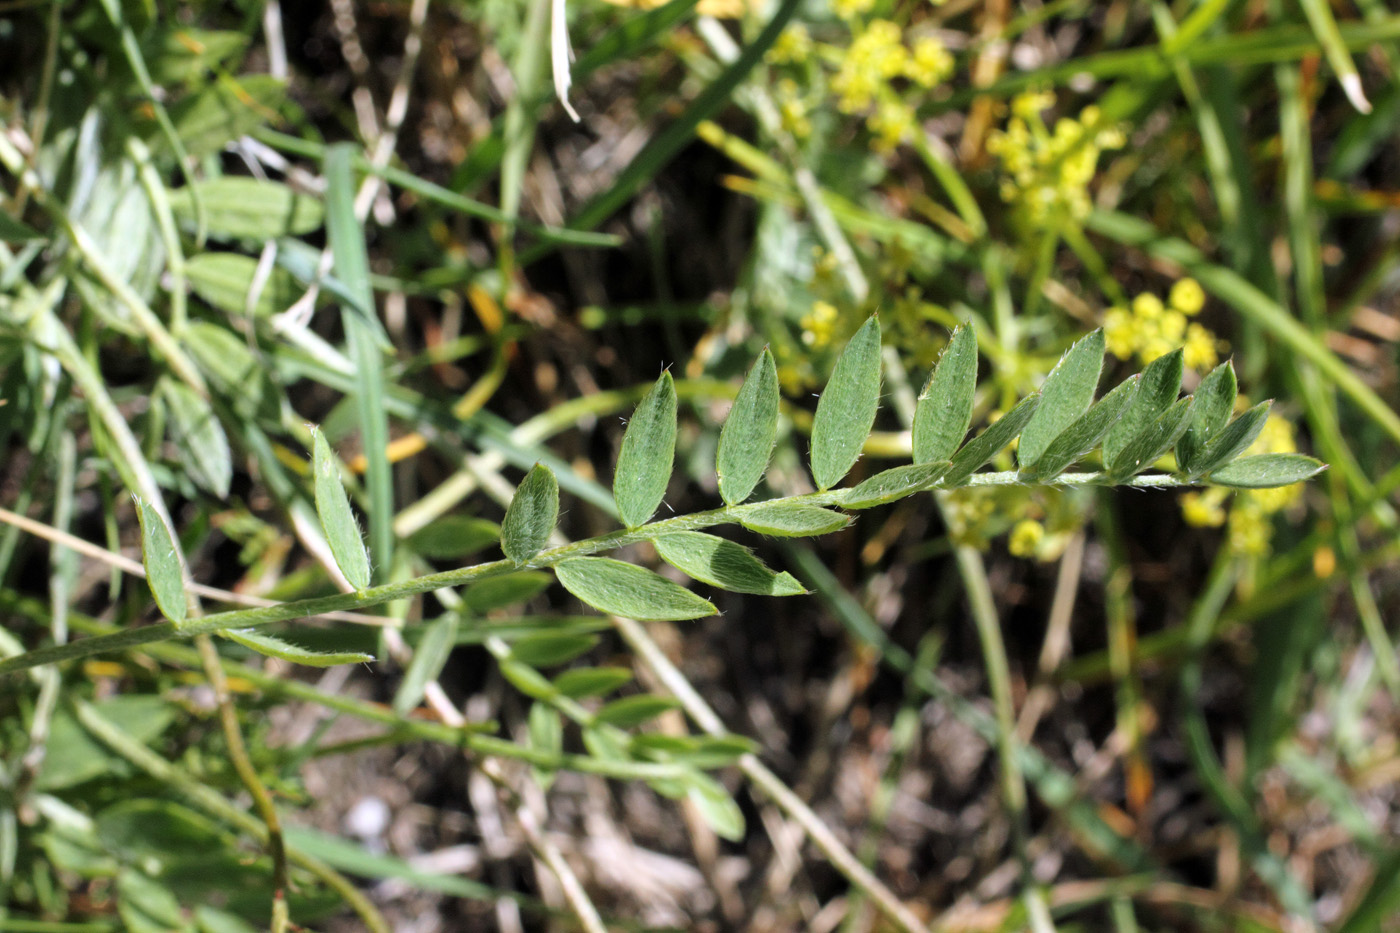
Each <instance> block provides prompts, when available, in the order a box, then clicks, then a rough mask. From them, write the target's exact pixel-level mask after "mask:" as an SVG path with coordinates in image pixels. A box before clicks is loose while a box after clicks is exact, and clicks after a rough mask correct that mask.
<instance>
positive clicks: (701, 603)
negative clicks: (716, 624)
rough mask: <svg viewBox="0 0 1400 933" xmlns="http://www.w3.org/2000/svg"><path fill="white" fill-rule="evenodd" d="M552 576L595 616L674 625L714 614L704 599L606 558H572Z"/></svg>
mask: <svg viewBox="0 0 1400 933" xmlns="http://www.w3.org/2000/svg"><path fill="white" fill-rule="evenodd" d="M554 573H555V575H556V576H558V577H559V582H560V583H562V584H564V589H566V590H568V591H569V592H570V593H573V594H574V595H575V596H577V597H578V598H579V599H581V600H583V601H584V602H585V603H587V604H588V605H590V606H592V607H593V608H594V609H597V610H598V611H599V612H606V613H610V614H612V615H618V616H625V617H626V618H629V619H638V620H640V621H643V622H674V621H680V620H683V619H699V618H702V617H704V616H710V615H714V614H715V607H714V606H713V605H711V603H710V601H709V600H708V599H704V598H703V597H700V596H696V595H695V594H694V593H692V592H691V591H690V590H688V589H686V588H685V587H683V586H678V585H676V584H675V583H672V582H671V581H670V580H667V579H666V578H665V577H661V576H658V575H656V574H654V573H652V572H651V571H650V570H644V569H642V568H641V567H634V566H632V565H631V564H624V563H623V562H622V561H620V560H613V559H612V558H610V557H574V558H570V559H569V560H565V561H561V562H560V563H558V564H556V565H555V567H554Z"/></svg>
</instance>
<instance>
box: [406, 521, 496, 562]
mask: <svg viewBox="0 0 1400 933" xmlns="http://www.w3.org/2000/svg"><path fill="white" fill-rule="evenodd" d="M500 539H501V527H500V526H499V525H497V524H496V523H495V522H489V521H487V520H486V519H484V518H471V517H469V516H466V515H444V516H443V517H442V518H439V519H437V520H436V521H434V522H432V523H431V524H428V525H425V526H423V527H422V528H419V529H418V530H417V531H415V532H414V533H413V534H411V535H409V536H408V539H407V541H406V542H405V543H406V544H407V545H408V547H409V549H410V550H411V551H413V552H414V553H415V554H417V555H419V556H420V557H426V558H428V559H429V560H461V559H462V558H464V557H470V556H471V555H472V554H475V553H476V552H477V551H480V550H482V549H483V548H485V547H488V546H489V545H492V544H495V543H496V542H497V541H499V540H500Z"/></svg>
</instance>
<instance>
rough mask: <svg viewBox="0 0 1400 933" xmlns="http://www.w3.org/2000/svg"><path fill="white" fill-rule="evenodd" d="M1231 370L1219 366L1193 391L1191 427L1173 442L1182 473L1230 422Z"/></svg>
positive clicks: (1234, 390) (1233, 392)
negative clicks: (1193, 405)
mask: <svg viewBox="0 0 1400 933" xmlns="http://www.w3.org/2000/svg"><path fill="white" fill-rule="evenodd" d="M1237 392H1238V388H1237V386H1236V384H1235V368H1234V367H1233V366H1231V365H1230V364H1229V363H1221V364H1220V365H1219V366H1217V367H1215V369H1212V370H1211V371H1210V372H1209V373H1208V374H1207V375H1206V377H1205V378H1204V379H1202V380H1201V384H1200V386H1198V387H1197V388H1196V392H1195V395H1196V409H1195V412H1194V414H1192V416H1191V424H1190V425H1189V426H1188V427H1187V428H1186V432H1185V433H1184V434H1182V435H1181V440H1179V441H1177V442H1176V462H1177V465H1178V467H1179V468H1180V469H1181V471H1182V472H1183V473H1190V472H1192V471H1194V469H1195V464H1196V457H1197V454H1198V453H1199V452H1200V450H1201V448H1203V447H1204V446H1205V445H1206V442H1207V441H1209V440H1210V439H1211V437H1212V436H1213V435H1214V434H1215V433H1216V432H1217V431H1219V430H1220V429H1221V428H1223V427H1225V425H1226V424H1227V423H1228V422H1229V420H1230V414H1231V413H1232V412H1233V411H1234V410H1235V395H1236V393H1237Z"/></svg>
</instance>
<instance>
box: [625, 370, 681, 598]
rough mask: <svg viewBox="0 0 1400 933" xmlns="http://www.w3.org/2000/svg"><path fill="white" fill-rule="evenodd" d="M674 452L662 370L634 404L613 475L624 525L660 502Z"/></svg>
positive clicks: (671, 390) (671, 397)
mask: <svg viewBox="0 0 1400 933" xmlns="http://www.w3.org/2000/svg"><path fill="white" fill-rule="evenodd" d="M675 452H676V386H675V383H674V382H672V381H671V374H670V373H669V372H664V373H662V374H661V378H659V379H657V380H656V384H655V385H653V386H652V387H651V389H650V391H648V392H647V394H646V395H644V396H642V400H641V401H640V402H638V403H637V410H636V411H634V412H633V413H632V420H631V421H630V422H629V423H628V425H627V433H626V434H624V435H623V436H622V452H621V453H620V454H619V455H618V458H617V471H616V472H615V473H614V474H613V498H614V499H616V500H617V511H618V514H619V515H621V516H622V523H623V524H624V525H626V526H627V527H628V528H636V527H637V526H638V525H645V524H646V523H647V520H648V519H649V518H651V516H652V513H654V512H655V511H656V507H657V506H658V505H660V504H661V499H662V497H663V496H665V495H666V484H667V483H668V482H670V479H671V465H672V462H673V460H674V458H675ZM623 614H624V615H625V613H623Z"/></svg>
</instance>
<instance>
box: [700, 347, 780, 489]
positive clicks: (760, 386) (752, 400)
mask: <svg viewBox="0 0 1400 933" xmlns="http://www.w3.org/2000/svg"><path fill="white" fill-rule="evenodd" d="M777 439H778V367H777V364H775V363H774V362H773V354H772V353H770V352H768V348H767V347H764V348H763V352H762V353H760V354H759V356H758V359H757V361H755V362H754V364H753V368H752V369H750V370H749V375H748V378H746V379H745V380H744V385H743V387H742V388H740V389H739V395H738V397H737V398H735V399H734V407H733V408H731V409H730V410H729V417H728V418H726V419H725V421H724V428H723V429H722V430H721V431H720V432H719V449H718V451H717V452H716V454H715V472H716V473H718V474H719V494H720V496H721V497H722V498H723V499H724V503H725V505H736V504H738V503H740V502H743V501H744V500H745V499H747V498H748V497H749V494H750V493H752V492H753V490H754V487H755V486H757V485H758V481H759V480H760V479H762V478H763V473H764V471H765V470H767V469H768V459H769V458H770V457H771V456H772V455H773V445H774V444H775V443H776V442H777Z"/></svg>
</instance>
